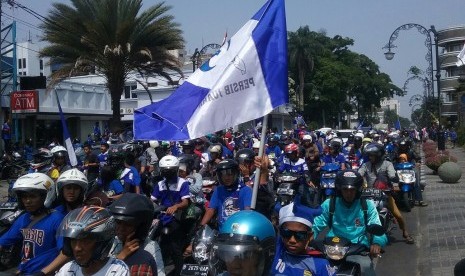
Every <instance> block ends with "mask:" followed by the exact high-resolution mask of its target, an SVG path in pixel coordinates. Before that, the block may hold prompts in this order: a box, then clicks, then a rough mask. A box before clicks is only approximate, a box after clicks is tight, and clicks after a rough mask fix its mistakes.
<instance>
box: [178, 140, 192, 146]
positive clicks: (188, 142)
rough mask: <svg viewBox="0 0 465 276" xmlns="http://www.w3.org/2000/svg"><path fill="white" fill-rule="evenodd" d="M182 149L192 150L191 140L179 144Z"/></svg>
mask: <svg viewBox="0 0 465 276" xmlns="http://www.w3.org/2000/svg"><path fill="white" fill-rule="evenodd" d="M181 146H182V147H183V148H194V141H193V140H186V141H183V142H182V143H181Z"/></svg>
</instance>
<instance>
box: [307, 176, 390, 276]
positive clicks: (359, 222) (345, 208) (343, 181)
mask: <svg viewBox="0 0 465 276" xmlns="http://www.w3.org/2000/svg"><path fill="white" fill-rule="evenodd" d="M335 184H336V189H337V193H336V197H335V198H330V199H327V200H325V201H324V202H323V204H322V205H321V208H322V209H323V213H322V214H321V215H320V216H318V217H316V218H315V220H314V223H313V233H314V238H315V239H317V238H318V235H319V234H320V233H322V232H323V230H324V229H325V228H326V227H329V232H328V233H327V236H328V237H333V236H336V237H343V238H346V239H348V240H350V241H351V242H352V243H354V244H363V245H365V246H366V248H367V250H369V252H370V255H371V257H377V256H378V255H379V254H380V252H381V248H382V247H384V246H385V245H386V244H387V237H386V235H382V236H374V237H373V240H372V242H371V243H370V240H369V239H368V237H367V236H366V227H367V225H371V224H377V225H381V222H380V220H379V214H378V211H377V210H376V207H375V205H374V203H373V201H371V200H366V201H364V203H363V202H362V199H361V194H362V186H363V178H362V176H361V175H360V174H359V173H358V172H357V171H354V170H345V171H340V172H339V173H338V174H337V176H336V182H335ZM363 205H365V207H364V206H363ZM347 260H348V261H354V262H356V263H359V264H360V266H361V269H362V271H361V272H362V275H375V271H374V264H373V263H372V261H371V259H370V258H369V257H368V256H359V255H354V256H349V257H347Z"/></svg>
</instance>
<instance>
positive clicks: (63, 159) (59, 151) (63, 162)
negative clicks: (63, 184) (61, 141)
mask: <svg viewBox="0 0 465 276" xmlns="http://www.w3.org/2000/svg"><path fill="white" fill-rule="evenodd" d="M50 152H51V153H52V155H53V160H52V168H51V169H50V170H49V171H48V173H47V174H48V176H50V177H51V178H52V179H53V181H56V180H57V179H58V177H60V174H61V173H63V172H65V171H67V170H69V169H71V166H69V165H68V164H67V162H68V151H67V150H66V148H65V147H63V146H55V147H53V148H52V149H51V150H50Z"/></svg>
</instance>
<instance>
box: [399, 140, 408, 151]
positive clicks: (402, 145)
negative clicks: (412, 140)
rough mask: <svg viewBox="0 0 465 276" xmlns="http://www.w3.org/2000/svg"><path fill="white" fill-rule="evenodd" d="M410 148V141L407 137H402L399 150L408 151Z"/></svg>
mask: <svg viewBox="0 0 465 276" xmlns="http://www.w3.org/2000/svg"><path fill="white" fill-rule="evenodd" d="M408 150H409V142H408V141H407V140H406V139H402V140H401V141H400V142H399V151H400V152H407V151H408Z"/></svg>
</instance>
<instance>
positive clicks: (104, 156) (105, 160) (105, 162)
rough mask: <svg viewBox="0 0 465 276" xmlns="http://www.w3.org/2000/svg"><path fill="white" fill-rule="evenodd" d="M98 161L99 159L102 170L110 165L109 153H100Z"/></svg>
mask: <svg viewBox="0 0 465 276" xmlns="http://www.w3.org/2000/svg"><path fill="white" fill-rule="evenodd" d="M97 159H98V162H99V163H100V168H101V167H103V166H105V165H108V151H106V152H105V153H100V154H99V155H98V156H97Z"/></svg>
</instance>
